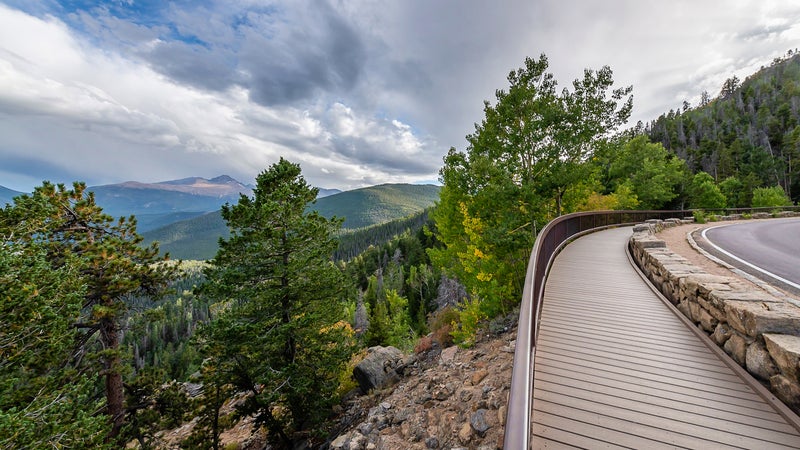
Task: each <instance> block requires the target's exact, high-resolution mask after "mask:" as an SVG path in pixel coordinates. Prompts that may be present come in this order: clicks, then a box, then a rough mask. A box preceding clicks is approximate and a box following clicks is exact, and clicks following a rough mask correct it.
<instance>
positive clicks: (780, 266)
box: [703, 218, 800, 294]
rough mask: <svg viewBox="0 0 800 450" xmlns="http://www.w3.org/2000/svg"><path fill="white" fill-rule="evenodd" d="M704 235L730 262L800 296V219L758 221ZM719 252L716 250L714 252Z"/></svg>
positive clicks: (729, 226) (714, 228) (711, 229)
mask: <svg viewBox="0 0 800 450" xmlns="http://www.w3.org/2000/svg"><path fill="white" fill-rule="evenodd" d="M703 236H704V237H705V238H706V240H707V241H708V243H709V244H711V245H712V247H715V248H713V249H707V250H711V251H712V253H715V254H717V255H719V253H723V255H720V256H722V257H723V258H724V259H725V260H727V261H728V262H729V263H731V264H733V265H734V266H736V267H739V268H740V269H742V270H745V271H747V272H748V273H750V274H752V275H755V276H757V277H759V278H761V279H763V280H765V281H767V282H768V283H770V284H773V285H778V286H779V287H782V288H784V289H787V290H789V291H792V292H794V293H795V294H799V293H800V219H797V218H792V219H768V220H755V221H751V222H746V223H742V224H737V225H727V226H719V227H713V228H708V229H706V230H704V233H703ZM714 250H716V251H714Z"/></svg>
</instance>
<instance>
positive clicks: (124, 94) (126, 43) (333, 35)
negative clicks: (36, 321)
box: [0, 0, 800, 191]
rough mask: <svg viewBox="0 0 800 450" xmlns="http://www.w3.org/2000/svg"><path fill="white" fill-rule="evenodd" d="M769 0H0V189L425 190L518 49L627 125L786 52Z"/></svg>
mask: <svg viewBox="0 0 800 450" xmlns="http://www.w3.org/2000/svg"><path fill="white" fill-rule="evenodd" d="M799 42H800V2H791V1H770V0H709V1H696V0H670V1H655V0H653V1H646V0H605V1H593V0H519V1H478V0H396V1H385V2H384V1H375V0H309V1H304V0H286V1H282V0H277V1H270V0H173V1H167V0H109V1H105V2H103V1H89V0H63V1H57V0H0V185H3V186H6V187H10V188H12V189H16V190H20V191H30V190H31V189H32V188H33V187H34V186H36V185H38V184H40V183H41V181H42V180H44V179H48V180H51V181H54V182H71V181H73V180H84V181H86V182H87V183H88V184H90V185H97V184H106V183H116V182H122V181H127V180H137V181H144V182H155V181H163V180H170V179H176V178H184V177H189V176H202V177H206V178H210V177H214V176H217V175H221V174H227V175H231V176H233V177H235V178H237V179H239V180H241V181H243V182H245V183H251V182H253V179H254V177H255V175H256V174H258V173H259V172H260V171H262V170H264V169H265V168H266V167H268V166H269V164H271V163H273V162H275V161H277V159H278V158H279V157H281V156H284V157H285V158H287V159H289V160H291V161H295V162H299V163H300V164H301V166H302V168H303V172H304V175H305V177H306V179H307V180H308V181H309V182H310V183H312V184H314V185H316V186H321V187H326V188H339V189H352V188H356V187H361V186H365V185H373V184H380V183H390V182H409V183H414V182H425V181H432V180H436V178H437V171H438V169H439V167H440V166H441V163H442V156H443V155H444V154H445V153H446V151H447V149H448V148H450V147H456V148H458V149H463V148H464V147H465V143H466V141H465V139H464V137H465V136H466V135H467V134H469V133H470V132H472V131H473V124H474V123H475V122H479V121H480V120H481V119H482V106H483V101H484V100H491V99H493V98H494V92H495V90H496V89H499V88H505V87H506V86H507V82H506V76H507V74H508V72H509V71H510V70H512V69H515V68H518V67H520V66H521V65H522V63H523V61H524V58H525V57H526V56H532V57H536V56H538V55H539V54H541V53H545V54H547V56H548V58H549V60H550V70H551V72H553V74H554V75H555V77H556V79H557V80H558V81H559V84H560V86H568V85H569V84H570V82H571V81H572V80H573V79H575V78H577V77H579V76H581V74H582V72H583V69H584V68H594V69H597V68H600V67H601V66H603V65H609V66H611V68H612V69H613V71H614V79H615V81H616V82H617V84H618V85H619V86H623V85H633V89H634V91H633V92H634V112H633V115H632V119H631V120H632V124H633V123H635V122H636V121H637V120H643V121H648V120H652V119H654V118H656V117H657V116H658V115H659V114H660V113H662V112H665V111H668V110H669V109H671V108H677V107H679V106H680V105H681V103H682V102H683V101H684V100H687V101H689V102H691V103H693V104H694V103H697V100H698V99H699V95H700V93H701V92H702V91H703V90H707V91H708V92H709V93H711V95H712V96H714V95H716V94H717V93H718V92H719V88H720V86H721V85H722V82H723V81H724V80H725V79H726V78H728V77H730V76H731V75H734V74H736V75H738V76H739V77H740V78H744V77H745V76H747V75H748V74H750V73H752V72H754V71H756V70H757V69H758V68H759V67H760V66H762V65H768V64H769V63H770V61H771V60H772V59H773V58H775V57H778V56H781V55H783V54H785V52H786V51H787V50H788V49H794V48H797V47H800V44H799Z"/></svg>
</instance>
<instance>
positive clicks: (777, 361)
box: [630, 214, 800, 413]
mask: <svg viewBox="0 0 800 450" xmlns="http://www.w3.org/2000/svg"><path fill="white" fill-rule="evenodd" d="M768 216H769V215H767V216H765V217H768ZM753 217H754V218H755V217H756V215H755V214H754V215H753ZM669 226H671V223H669V222H664V223H661V222H657V221H656V222H649V223H647V224H642V225H637V226H636V227H634V233H633V237H632V238H631V241H630V247H631V253H632V254H633V257H634V259H635V260H636V262H637V264H638V265H639V267H640V268H641V269H642V272H644V273H645V275H647V277H648V278H649V279H650V281H651V282H652V283H653V284H654V285H655V286H656V287H658V288H659V290H661V292H662V293H663V294H664V296H665V297H667V299H669V301H670V302H672V303H673V304H674V305H675V307H676V308H677V309H678V310H679V311H680V312H681V313H683V315H685V316H686V317H687V318H689V319H690V320H691V321H692V322H694V323H695V324H696V325H697V326H698V327H699V328H700V329H701V330H703V331H705V332H706V333H707V334H709V335H710V337H711V338H712V339H713V340H714V342H716V343H717V345H719V346H720V347H722V348H723V349H725V352H726V353H728V355H730V356H731V357H732V358H733V359H734V360H735V361H736V362H737V363H739V365H741V366H742V367H744V368H745V369H747V371H748V372H750V373H751V374H752V375H753V376H755V377H756V378H758V379H760V380H762V381H763V382H767V381H768V382H769V384H770V386H771V390H772V392H773V393H774V394H775V395H776V396H777V397H778V398H780V399H781V400H783V401H784V403H786V404H787V405H788V406H789V407H790V408H792V409H794V411H795V412H798V413H800V366H798V361H800V308H798V307H797V306H795V304H797V303H794V304H793V303H792V302H788V301H786V300H784V299H782V298H778V297H775V296H774V295H771V294H769V293H767V292H765V291H761V290H757V289H754V288H749V287H747V286H746V285H744V284H743V283H742V282H741V281H739V280H737V279H736V278H732V277H722V276H717V275H711V274H708V273H705V272H704V271H703V270H701V269H699V268H697V267H695V266H693V265H691V264H690V263H689V262H688V261H687V260H686V259H684V258H683V257H681V256H679V255H676V254H674V253H672V252H671V251H670V250H669V249H667V248H665V247H664V246H662V245H658V242H662V241H659V240H658V238H657V237H656V236H655V235H654V234H655V233H656V232H658V231H660V229H661V228H664V227H669Z"/></svg>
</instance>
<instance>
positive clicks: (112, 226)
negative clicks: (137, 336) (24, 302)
mask: <svg viewBox="0 0 800 450" xmlns="http://www.w3.org/2000/svg"><path fill="white" fill-rule="evenodd" d="M3 229H5V230H14V233H15V234H14V235H13V236H9V237H8V238H7V240H9V241H11V242H14V243H15V244H16V245H19V246H21V247H23V248H28V247H41V248H43V249H44V251H45V252H46V258H47V261H48V264H49V265H50V267H51V268H53V269H54V270H59V269H62V268H71V269H72V270H73V273H74V274H75V276H76V277H77V278H78V282H79V283H80V284H82V285H83V286H84V287H85V289H84V291H83V297H82V302H81V303H82V304H81V305H80V309H81V311H82V314H81V316H80V318H79V320H78V321H77V323H74V324H73V325H72V326H73V327H75V328H77V329H78V330H81V331H82V335H81V336H80V340H79V345H78V348H77V350H76V353H75V356H76V359H77V361H78V363H76V364H78V365H80V364H79V363H82V362H84V361H92V360H94V359H97V360H98V361H99V363H100V364H99V367H95V368H94V370H95V371H96V373H98V374H100V375H102V376H103V377H104V379H105V394H106V414H107V415H108V416H109V417H110V420H111V432H110V434H109V438H110V439H111V438H115V437H116V436H117V435H118V434H119V432H120V430H121V429H122V426H123V424H124V422H125V405H124V392H123V383H122V372H123V370H124V368H123V364H122V357H121V350H120V339H121V330H120V321H121V319H122V318H123V317H124V316H125V314H126V311H127V306H126V303H125V299H126V298H127V297H128V296H131V295H137V294H141V295H148V296H155V295H158V294H159V293H160V292H161V291H163V289H164V288H165V287H166V285H167V283H168V282H169V280H170V279H171V278H172V277H173V274H174V268H173V267H172V266H169V265H160V264H157V263H158V262H160V261H162V260H163V259H162V258H160V257H159V256H158V246H157V245H156V244H153V245H151V246H150V247H147V248H144V247H141V246H140V245H139V244H140V243H141V242H142V237H141V236H139V235H138V234H137V233H136V221H135V219H134V218H133V217H130V218H128V219H125V218H120V219H119V220H118V221H116V222H115V221H114V220H113V219H112V217H111V216H109V215H107V214H104V213H103V210H102V208H101V207H100V206H98V205H97V204H95V201H94V195H93V194H92V193H91V192H89V193H87V192H86V185H85V184H84V183H77V182H76V183H74V184H73V188H72V189H67V188H66V187H65V186H64V185H61V184H59V185H58V186H55V185H53V184H52V183H49V182H44V183H43V184H42V186H40V187H37V188H36V189H35V190H34V192H33V194H31V195H21V196H19V197H17V198H15V200H14V205H11V206H9V207H8V208H6V209H4V210H3V214H2V216H0V230H3ZM96 341H99V344H100V345H99V349H93V348H91V344H92V343H93V342H96ZM86 355H90V356H91V357H89V358H85V356H86Z"/></svg>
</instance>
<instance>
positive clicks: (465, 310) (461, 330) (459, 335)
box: [450, 299, 489, 348]
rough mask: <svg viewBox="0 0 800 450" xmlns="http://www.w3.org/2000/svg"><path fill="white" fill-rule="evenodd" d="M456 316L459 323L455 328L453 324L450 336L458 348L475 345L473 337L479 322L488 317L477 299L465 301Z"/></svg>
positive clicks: (476, 332)
mask: <svg viewBox="0 0 800 450" xmlns="http://www.w3.org/2000/svg"><path fill="white" fill-rule="evenodd" d="M458 316H459V318H460V320H461V323H460V324H459V326H456V324H455V322H454V323H453V331H451V332H450V334H451V335H452V336H453V339H454V341H455V343H456V344H458V345H459V346H461V347H464V348H469V347H472V346H473V345H475V336H477V334H478V329H479V327H480V323H481V321H483V320H486V319H487V318H488V317H489V316H488V315H487V314H486V312H484V310H483V308H482V307H481V302H480V301H479V300H478V299H474V300H467V301H465V302H464V304H463V305H462V306H461V310H460V311H459V314H458Z"/></svg>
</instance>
